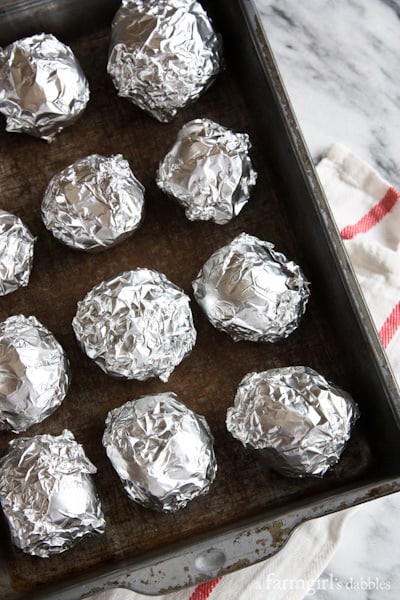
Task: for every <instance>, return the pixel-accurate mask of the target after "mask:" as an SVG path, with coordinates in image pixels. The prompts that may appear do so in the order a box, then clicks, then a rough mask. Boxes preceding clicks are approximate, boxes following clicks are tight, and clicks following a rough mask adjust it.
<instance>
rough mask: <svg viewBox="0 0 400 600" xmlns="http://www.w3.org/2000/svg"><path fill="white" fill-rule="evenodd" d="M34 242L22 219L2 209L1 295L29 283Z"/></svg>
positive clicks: (0, 227) (0, 217) (0, 234)
mask: <svg viewBox="0 0 400 600" xmlns="http://www.w3.org/2000/svg"><path fill="white" fill-rule="evenodd" d="M34 242H35V238H34V237H33V236H32V234H31V232H30V231H29V229H28V228H27V227H26V226H25V225H24V224H23V222H22V221H21V219H19V218H18V217H17V216H15V215H13V214H11V213H9V212H6V211H5V210H0V296H5V295H6V294H10V293H11V292H15V290H17V289H18V288H19V287H24V286H27V285H28V282H29V277H30V274H31V269H32V261H33V246H34Z"/></svg>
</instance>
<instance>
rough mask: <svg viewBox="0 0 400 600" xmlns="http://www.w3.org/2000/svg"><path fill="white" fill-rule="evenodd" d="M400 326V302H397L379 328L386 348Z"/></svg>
mask: <svg viewBox="0 0 400 600" xmlns="http://www.w3.org/2000/svg"><path fill="white" fill-rule="evenodd" d="M399 327H400V302H398V303H397V304H396V306H395V307H394V309H393V310H392V312H391V313H390V315H389V316H388V318H387V319H386V321H385V322H384V324H383V325H382V327H381V328H380V330H379V337H380V338H381V342H382V345H383V347H384V348H387V347H388V345H389V344H390V341H391V340H392V338H393V336H394V334H395V333H396V331H397V330H398V328H399Z"/></svg>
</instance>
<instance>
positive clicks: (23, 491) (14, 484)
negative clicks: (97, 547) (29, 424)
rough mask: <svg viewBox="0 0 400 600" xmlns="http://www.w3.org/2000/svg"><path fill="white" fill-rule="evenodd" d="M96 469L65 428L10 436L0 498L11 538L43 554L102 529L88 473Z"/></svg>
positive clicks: (0, 469) (29, 551) (56, 551)
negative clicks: (21, 436) (50, 433)
mask: <svg viewBox="0 0 400 600" xmlns="http://www.w3.org/2000/svg"><path fill="white" fill-rule="evenodd" d="M96 471H97V469H96V467H95V466H94V465H93V464H92V463H91V462H90V460H89V459H88V458H87V457H86V455H85V452H84V450H83V448H82V446H81V445H80V444H78V443H77V442H76V441H75V438H74V436H73V435H72V433H71V432H70V431H68V430H64V431H63V433H62V434H61V435H59V436H52V435H37V436H35V437H31V438H18V439H15V440H12V441H11V442H10V449H9V452H8V454H7V455H6V456H4V457H3V458H2V459H1V460H0V501H1V505H2V508H3V511H4V514H5V516H6V519H7V521H8V524H9V526H10V532H11V539H12V541H13V543H14V544H15V545H16V546H17V547H18V548H20V549H21V550H22V551H23V552H26V553H27V554H31V555H33V556H40V557H41V558H48V557H49V556H51V555H53V554H59V553H60V552H64V551H65V550H68V549H69V548H71V547H72V546H73V545H75V544H76V543H77V542H78V541H79V540H80V539H81V538H83V537H84V536H86V535H88V534H93V533H103V531H104V528H105V521H104V517H103V512H102V509H101V505H100V500H99V497H98V495H97V492H96V489H95V486H94V483H93V481H92V477H91V475H92V474H93V473H96Z"/></svg>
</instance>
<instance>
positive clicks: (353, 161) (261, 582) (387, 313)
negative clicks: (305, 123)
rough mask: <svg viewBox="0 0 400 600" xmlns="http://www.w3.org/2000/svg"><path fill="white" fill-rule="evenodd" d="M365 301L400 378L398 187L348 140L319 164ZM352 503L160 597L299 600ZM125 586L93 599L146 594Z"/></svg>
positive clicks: (126, 599) (136, 598)
mask: <svg viewBox="0 0 400 600" xmlns="http://www.w3.org/2000/svg"><path fill="white" fill-rule="evenodd" d="M317 172H318V175H319V178H320V180H321V183H322V186H323V188H324V190H325V193H326V196H327V198H328V201H329V204H330V207H331V209H332V212H333V215H334V217H335V220H336V222H337V225H338V228H339V230H340V234H341V237H342V239H343V241H344V244H345V247H346V249H347V252H348V254H349V256H350V260H351V262H352V265H353V267H354V270H355V273H356V275H357V278H358V279H359V282H360V285H361V288H362V290H363V292H364V295H365V298H366V301H367V304H368V306H369V309H370V311H371V314H372V317H373V319H374V321H375V325H376V327H377V329H378V331H379V335H380V338H381V341H382V344H383V346H384V348H386V351H387V353H388V356H389V360H390V361H391V364H392V367H393V369H394V372H395V374H396V376H397V377H398V380H399V381H400V348H398V347H396V346H397V345H396V341H397V339H398V338H399V336H400V227H399V226H398V223H399V222H400V202H399V199H400V194H399V192H397V191H396V190H395V189H394V188H393V187H392V186H390V185H389V183H387V182H386V181H384V180H383V179H382V178H381V177H380V176H379V175H378V174H377V173H376V171H374V170H373V169H372V168H371V167H369V166H368V165H367V164H365V163H364V162H363V161H362V160H360V159H359V158H357V157H356V156H355V155H354V154H352V153H351V152H350V151H349V150H348V149H347V148H345V147H344V146H342V145H339V144H335V145H334V146H332V147H331V148H330V149H329V150H328V152H327V153H326V155H325V156H324V158H323V159H322V160H321V162H320V163H319V165H318V167H317ZM353 510H354V509H348V510H345V511H341V512H337V513H334V514H332V515H328V516H326V517H321V518H318V519H313V520H311V521H308V522H307V523H303V524H302V525H300V526H298V527H297V528H296V530H295V531H294V532H293V534H292V535H291V537H290V538H289V540H288V542H287V544H286V545H285V546H284V547H283V548H282V549H281V550H280V551H279V552H278V553H277V554H276V555H274V556H273V557H272V558H270V559H268V560H265V561H263V562H262V563H259V564H257V565H254V566H251V567H247V568H246V569H242V570H241V571H238V572H236V573H233V574H231V575H226V576H224V577H222V578H219V579H214V580H212V581H209V582H207V583H203V584H201V585H198V586H197V587H195V588H189V589H186V590H182V591H180V592H177V593H174V594H167V595H164V596H157V598H158V599H159V600H227V599H229V600H250V599H251V600H265V599H266V598H268V600H300V599H301V598H304V596H305V595H306V594H307V591H308V590H309V589H310V588H311V587H312V585H313V583H314V582H315V580H316V579H317V578H318V577H319V575H320V574H321V572H322V571H323V570H324V568H325V567H326V566H327V564H328V562H329V560H330V558H331V557H332V555H333V554H334V552H335V550H336V548H337V546H338V544H339V542H340V538H341V532H342V529H343V526H344V524H345V522H346V520H347V518H348V517H349V515H350V514H351V513H352V512H353ZM146 598H149V597H148V596H143V595H141V594H136V593H135V592H131V591H128V590H123V589H116V590H111V591H105V592H101V593H99V594H96V595H94V596H90V599H91V600H145V599H146Z"/></svg>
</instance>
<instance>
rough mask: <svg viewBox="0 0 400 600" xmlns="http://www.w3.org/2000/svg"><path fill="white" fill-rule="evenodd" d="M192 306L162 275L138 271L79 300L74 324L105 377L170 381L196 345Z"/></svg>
mask: <svg viewBox="0 0 400 600" xmlns="http://www.w3.org/2000/svg"><path fill="white" fill-rule="evenodd" d="M189 302H190V299H189V296H187V295H186V294H185V293H184V292H183V290H181V289H180V288H179V287H178V286H176V285H175V284H174V283H172V282H171V281H169V280H168V279H167V278H166V276H165V275H164V274H163V273H159V272H158V271H153V270H151V269H143V268H138V269H135V270H133V271H125V272H123V273H120V274H119V275H116V276H115V277H112V278H111V279H108V280H106V281H103V282H101V283H99V284H98V285H96V286H95V287H94V288H93V289H92V290H91V291H90V292H89V293H88V294H87V295H86V296H85V298H84V299H83V300H82V301H80V302H78V308H77V312H76V315H75V317H74V319H73V322H72V326H73V329H74V332H75V335H76V338H77V340H78V342H79V344H80V345H81V347H82V349H83V350H84V352H85V353H86V354H87V355H88V356H89V357H90V358H91V359H93V360H94V361H95V363H96V364H97V365H98V366H99V367H100V368H101V369H102V370H103V371H105V372H106V373H109V374H110V375H114V376H116V377H123V378H126V379H138V380H140V381H143V380H146V379H149V378H150V377H159V378H160V379H161V381H168V378H169V376H170V375H171V373H172V371H173V370H174V369H175V367H176V366H177V365H178V364H179V363H180V362H181V361H182V360H183V359H184V358H185V356H187V355H188V354H189V353H190V351H191V350H192V348H193V346H194V344H195V341H196V330H195V328H194V325H193V317H192V312H191V310H190V306H189Z"/></svg>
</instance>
